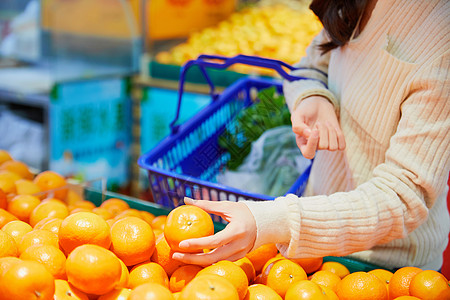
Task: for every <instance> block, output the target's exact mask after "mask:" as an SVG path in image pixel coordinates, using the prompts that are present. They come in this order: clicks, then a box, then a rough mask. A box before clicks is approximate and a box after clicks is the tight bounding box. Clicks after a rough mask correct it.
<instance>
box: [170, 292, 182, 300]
mask: <svg viewBox="0 0 450 300" xmlns="http://www.w3.org/2000/svg"><path fill="white" fill-rule="evenodd" d="M180 295H181V292H176V293H172V296H173V299H175V300H179V299H180Z"/></svg>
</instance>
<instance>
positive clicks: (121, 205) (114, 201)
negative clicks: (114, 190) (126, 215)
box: [100, 198, 130, 217]
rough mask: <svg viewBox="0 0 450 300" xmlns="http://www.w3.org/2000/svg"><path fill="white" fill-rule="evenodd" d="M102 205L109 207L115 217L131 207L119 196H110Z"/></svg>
mask: <svg viewBox="0 0 450 300" xmlns="http://www.w3.org/2000/svg"><path fill="white" fill-rule="evenodd" d="M100 207H102V208H105V209H107V210H108V211H109V212H110V213H112V215H113V216H114V217H115V216H117V215H118V214H119V213H120V212H122V211H124V210H126V209H129V208H130V206H129V205H128V203H127V202H126V201H125V200H122V199H119V198H109V199H107V200H105V201H104V202H102V204H100Z"/></svg>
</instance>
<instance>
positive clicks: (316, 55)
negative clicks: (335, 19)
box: [283, 30, 338, 111]
mask: <svg viewBox="0 0 450 300" xmlns="http://www.w3.org/2000/svg"><path fill="white" fill-rule="evenodd" d="M327 38H328V37H327V34H326V33H325V31H324V30H322V31H321V32H320V33H319V34H318V35H317V36H316V37H315V38H314V40H313V41H312V42H311V44H310V45H309V47H308V48H307V49H306V56H305V57H303V58H302V59H301V61H300V62H298V63H297V64H295V65H294V67H295V68H298V69H297V70H294V71H292V72H291V75H294V76H299V77H303V78H308V79H309V80H307V79H302V80H295V81H284V82H283V93H284V96H285V98H286V104H287V106H288V107H289V109H290V111H293V110H294V109H295V108H296V107H297V105H298V104H299V103H300V101H301V100H302V99H304V98H306V97H309V96H313V95H320V96H323V97H325V98H327V99H328V100H329V101H330V102H331V103H333V105H334V106H335V109H336V111H338V101H337V100H336V98H335V96H334V95H333V93H332V92H330V91H329V90H328V89H327V84H328V80H327V73H328V62H329V59H330V51H329V52H327V53H325V54H322V53H321V51H320V49H319V47H318V45H320V44H322V43H323V42H325V41H326V40H327Z"/></svg>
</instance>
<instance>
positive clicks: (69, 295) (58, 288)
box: [53, 279, 89, 300]
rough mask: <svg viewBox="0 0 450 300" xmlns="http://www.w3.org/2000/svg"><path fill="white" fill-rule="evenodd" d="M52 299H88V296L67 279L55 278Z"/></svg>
mask: <svg viewBox="0 0 450 300" xmlns="http://www.w3.org/2000/svg"><path fill="white" fill-rule="evenodd" d="M53 299H54V300H88V299H89V298H88V296H87V295H86V294H85V293H83V292H82V291H80V290H79V289H77V288H76V287H74V286H73V285H71V284H70V283H68V282H67V280H62V279H55V295H54V298H53Z"/></svg>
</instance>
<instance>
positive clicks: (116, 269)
mask: <svg viewBox="0 0 450 300" xmlns="http://www.w3.org/2000/svg"><path fill="white" fill-rule="evenodd" d="M121 273H122V267H121V265H120V261H119V259H118V258H117V256H115V255H114V253H112V252H111V251H109V250H107V249H105V248H103V247H100V246H97V245H89V244H88V245H81V246H79V247H77V248H75V249H74V250H73V251H72V252H71V253H70V254H69V256H68V257H67V261H66V274H67V279H68V281H69V282H70V283H71V284H73V285H74V286H75V287H76V288H77V289H79V290H81V291H83V292H85V293H88V294H94V295H103V294H106V293H107V292H109V291H111V290H112V289H114V288H115V287H116V286H117V284H118V283H119V280H120V275H121Z"/></svg>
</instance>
